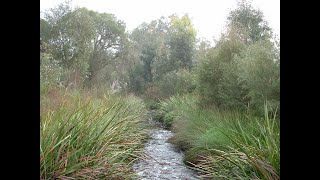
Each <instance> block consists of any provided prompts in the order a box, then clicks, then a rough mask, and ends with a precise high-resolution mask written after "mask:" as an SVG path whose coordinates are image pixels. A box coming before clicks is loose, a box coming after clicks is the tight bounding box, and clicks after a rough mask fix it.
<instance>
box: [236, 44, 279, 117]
mask: <svg viewBox="0 0 320 180" xmlns="http://www.w3.org/2000/svg"><path fill="white" fill-rule="evenodd" d="M279 54H280V51H279V50H278V49H277V48H276V47H275V46H274V45H273V44H272V43H271V42H267V41H259V42H257V43H255V44H253V45H250V46H249V47H248V49H247V50H246V51H245V52H243V54H242V55H241V57H238V59H237V61H238V62H239V68H240V71H239V76H240V79H241V81H243V82H244V84H243V87H244V88H246V89H248V91H249V93H248V97H249V98H250V103H251V104H252V106H254V107H255V108H256V109H257V110H258V111H259V112H260V114H263V113H264V109H263V108H262V107H263V104H264V101H265V100H268V101H269V102H270V103H271V105H272V107H271V109H270V110H275V108H279V104H280V56H279Z"/></svg>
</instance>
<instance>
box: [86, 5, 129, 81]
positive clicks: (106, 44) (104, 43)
mask: <svg viewBox="0 0 320 180" xmlns="http://www.w3.org/2000/svg"><path fill="white" fill-rule="evenodd" d="M90 16H91V18H92V19H93V21H94V25H93V27H94V28H95V35H94V37H93V39H91V42H93V50H92V52H91V55H90V58H89V65H90V66H89V78H88V85H93V84H95V83H97V82H98V79H97V75H98V73H99V71H101V70H103V69H104V68H106V66H108V65H110V64H112V63H113V62H114V61H115V59H116V58H117V57H119V56H120V54H121V53H122V49H123V46H124V42H125V40H126V36H125V24H124V22H123V21H121V20H118V19H117V18H116V17H115V16H114V15H113V14H108V13H98V12H94V11H90Z"/></svg>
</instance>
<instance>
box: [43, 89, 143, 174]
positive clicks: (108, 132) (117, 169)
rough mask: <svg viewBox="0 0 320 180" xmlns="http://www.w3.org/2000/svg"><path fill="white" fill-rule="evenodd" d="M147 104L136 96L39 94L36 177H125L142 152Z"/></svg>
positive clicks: (60, 92)
mask: <svg viewBox="0 0 320 180" xmlns="http://www.w3.org/2000/svg"><path fill="white" fill-rule="evenodd" d="M146 113H147V110H146V107H145V106H144V104H143V102H142V100H141V99H139V98H137V97H135V96H130V95H129V96H125V97H121V96H115V95H100V96H98V95H95V94H94V93H92V92H89V91H83V92H79V91H68V92H66V91H60V90H51V91H49V92H47V93H45V94H42V95H41V114H40V117H41V122H40V138H41V142H40V179H55V178H61V179H101V178H102V179H105V178H107V179H127V178H131V177H134V173H133V172H132V170H131V165H132V162H133V161H134V160H136V159H137V158H138V157H139V156H140V155H141V150H142V148H143V140H144V139H145V138H146V133H145V131H144V130H143V129H142V128H143V127H142V123H141V122H142V121H143V120H144V119H145V118H146Z"/></svg>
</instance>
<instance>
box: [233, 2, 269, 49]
mask: <svg viewBox="0 0 320 180" xmlns="http://www.w3.org/2000/svg"><path fill="white" fill-rule="evenodd" d="M228 28H229V33H230V34H234V35H235V36H236V37H237V38H239V39H240V40H241V41H242V42H244V43H245V44H252V43H254V42H256V41H259V40H269V39H270V38H271V28H270V27H269V26H268V23H267V22H266V21H265V20H264V19H263V14H262V12H261V11H260V10H256V9H253V7H252V6H251V4H249V3H248V2H246V1H241V2H239V3H238V7H237V8H236V9H235V10H233V11H231V12H230V14H229V17H228Z"/></svg>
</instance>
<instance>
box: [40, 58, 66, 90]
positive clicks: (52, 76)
mask: <svg viewBox="0 0 320 180" xmlns="http://www.w3.org/2000/svg"><path fill="white" fill-rule="evenodd" d="M62 75H63V70H62V67H61V66H60V65H59V63H58V61H56V60H55V59H53V58H52V57H51V56H50V54H45V53H42V54H41V55H40V85H41V86H40V87H41V88H40V93H41V94H42V93H45V92H46V91H47V90H48V89H50V88H54V87H57V86H58V85H59V84H60V83H61V77H62Z"/></svg>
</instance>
